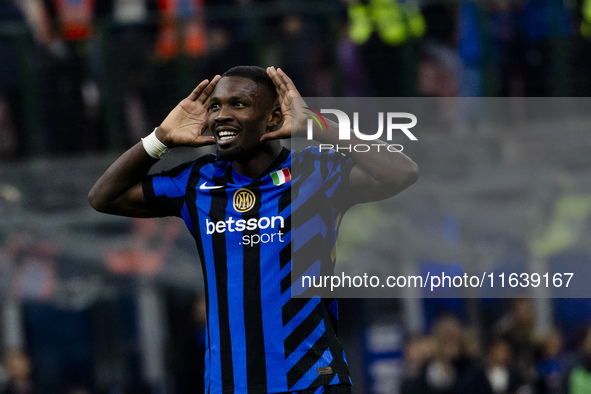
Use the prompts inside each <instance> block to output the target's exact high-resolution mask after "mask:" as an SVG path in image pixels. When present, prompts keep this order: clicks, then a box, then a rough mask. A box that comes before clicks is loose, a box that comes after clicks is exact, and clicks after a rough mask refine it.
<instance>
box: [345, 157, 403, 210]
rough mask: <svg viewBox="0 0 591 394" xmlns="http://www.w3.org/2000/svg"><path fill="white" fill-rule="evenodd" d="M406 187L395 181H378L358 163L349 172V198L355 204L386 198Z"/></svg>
mask: <svg viewBox="0 0 591 394" xmlns="http://www.w3.org/2000/svg"><path fill="white" fill-rule="evenodd" d="M405 187H406V186H404V187H403V186H402V185H400V184H398V183H394V182H378V181H376V180H375V179H374V178H373V177H372V176H371V175H369V174H368V173H367V172H366V171H365V170H364V169H363V168H362V167H361V166H359V165H358V164H355V165H354V166H353V168H352V169H351V172H350V173H349V193H351V196H350V198H349V199H350V200H351V201H352V202H353V203H354V204H356V203H364V202H370V201H380V200H384V199H386V198H389V197H392V196H394V195H395V194H397V193H399V192H401V191H402V190H404V189H405Z"/></svg>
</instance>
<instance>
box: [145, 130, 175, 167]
mask: <svg viewBox="0 0 591 394" xmlns="http://www.w3.org/2000/svg"><path fill="white" fill-rule="evenodd" d="M157 128H158V127H156V129H157ZM156 129H154V131H152V133H150V135H149V136H147V137H145V138H142V144H143V145H144V149H145V150H146V152H147V153H148V155H150V157H152V158H154V159H160V158H161V157H162V156H164V155H165V154H167V153H168V152H170V149H169V148H168V147H167V146H166V145H164V144H163V143H162V142H160V140H159V139H158V137H156Z"/></svg>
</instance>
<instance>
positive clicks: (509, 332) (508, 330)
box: [494, 298, 537, 385]
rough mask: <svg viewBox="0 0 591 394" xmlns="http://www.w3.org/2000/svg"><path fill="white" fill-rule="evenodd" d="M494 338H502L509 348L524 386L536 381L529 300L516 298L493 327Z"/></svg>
mask: <svg viewBox="0 0 591 394" xmlns="http://www.w3.org/2000/svg"><path fill="white" fill-rule="evenodd" d="M494 331H495V333H494V334H495V336H498V337H501V338H503V339H504V340H505V341H507V343H508V344H509V346H510V347H511V353H512V354H513V356H514V359H515V363H516V365H517V367H518V368H519V372H520V374H521V378H522V379H523V380H524V382H525V383H526V384H530V385H531V384H533V383H534V381H535V379H536V373H535V369H534V363H535V352H536V335H537V333H536V315H535V309H534V305H533V302H532V300H531V299H528V298H517V299H514V300H513V302H512V303H511V306H510V310H509V312H508V313H507V314H506V315H505V316H504V317H502V318H501V319H500V320H499V321H498V322H497V323H496V325H495V329H494Z"/></svg>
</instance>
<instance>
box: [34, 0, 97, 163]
mask: <svg viewBox="0 0 591 394" xmlns="http://www.w3.org/2000/svg"><path fill="white" fill-rule="evenodd" d="M43 5H44V12H45V14H46V18H47V20H48V23H49V26H50V31H51V37H52V39H51V43H50V44H49V47H48V48H47V49H48V50H47V52H46V55H47V56H46V57H45V64H44V70H45V73H44V74H45V78H44V86H43V103H44V106H45V107H46V108H47V110H46V111H44V114H45V117H46V118H45V119H44V122H45V124H46V127H47V129H48V130H47V131H48V134H49V138H47V149H48V151H49V152H50V153H52V154H65V153H76V152H82V151H84V150H86V148H90V147H93V148H94V147H95V146H96V142H95V140H94V138H93V135H92V133H88V132H87V130H88V129H89V119H88V118H87V116H86V115H85V112H86V110H87V108H86V107H85V104H86V105H89V104H90V105H95V106H96V105H97V100H96V94H95V95H92V94H91V95H89V94H88V92H89V91H88V89H92V85H88V79H89V67H88V63H87V60H88V54H89V43H90V40H91V39H92V38H93V33H94V29H93V22H94V20H93V18H94V16H95V15H94V11H95V9H94V6H95V1H93V0H64V1H62V0H43ZM83 89H85V90H86V92H85V93H86V94H84V95H83ZM85 98H86V99H87V100H88V99H91V100H92V99H93V98H94V101H87V102H85V101H84V99H85ZM95 129H96V128H95ZM93 145H94V146H93Z"/></svg>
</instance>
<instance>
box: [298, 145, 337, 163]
mask: <svg viewBox="0 0 591 394" xmlns="http://www.w3.org/2000/svg"><path fill="white" fill-rule="evenodd" d="M345 157H346V156H345V155H344V154H342V153H341V152H337V151H336V150H334V149H325V148H322V149H321V148H320V147H318V146H308V147H306V148H304V149H300V150H295V151H292V161H293V162H295V163H303V162H305V161H323V162H326V161H331V160H341V159H343V158H345Z"/></svg>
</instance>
